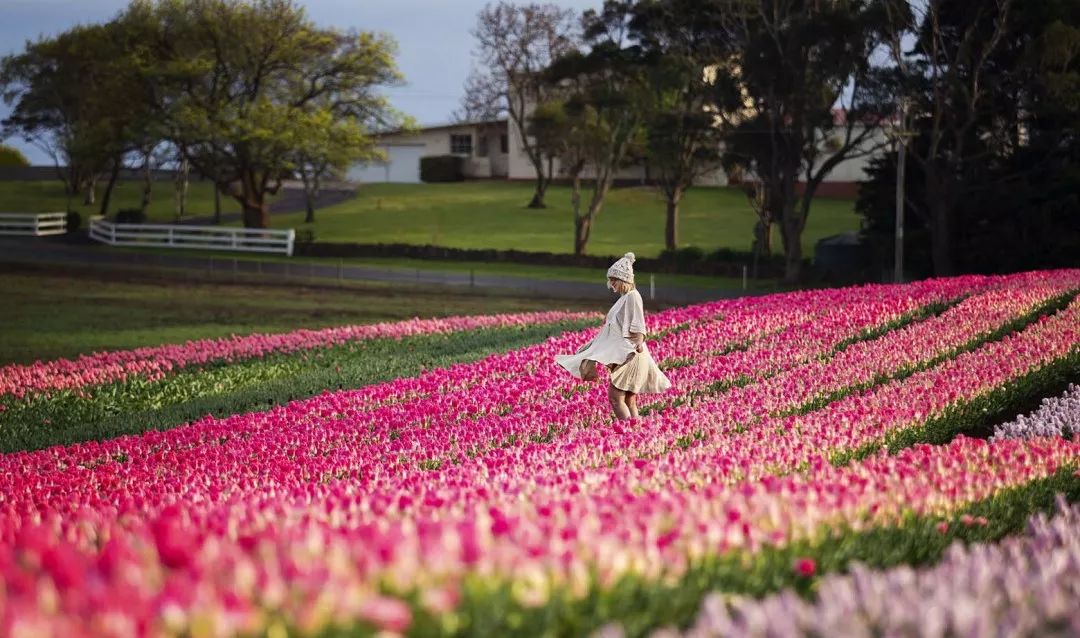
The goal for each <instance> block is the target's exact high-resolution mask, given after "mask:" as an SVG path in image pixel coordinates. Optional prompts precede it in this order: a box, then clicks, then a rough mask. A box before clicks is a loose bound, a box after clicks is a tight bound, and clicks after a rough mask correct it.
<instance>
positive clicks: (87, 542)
mask: <svg viewBox="0 0 1080 638" xmlns="http://www.w3.org/2000/svg"><path fill="white" fill-rule="evenodd" d="M1078 293H1080V270H1059V271H1046V272H1031V273H1021V274H1015V275H1004V276H964V277H957V278H948V279H935V280H928V281H921V282H915V283H909V284H903V285H871V286H859V287H851V288H842V289H824V290H806V291H798V292H791V293H784V294H777V295H769V296H762V297H744V298H739V299H730V300H722V301H716V302H711V303H706V304H701V305H696V306H690V307H685V308H676V309H670V310H664V311H661V312H655V313H648V314H647V321H648V324H649V330H650V334H649V335H648V339H649V349H650V351H651V352H652V354H653V356H654V357H655V359H656V360H657V362H658V363H659V364H660V366H661V368H663V369H664V370H665V372H666V374H667V375H668V377H669V378H670V379H671V381H672V384H673V387H672V388H671V389H670V390H669V391H668V392H666V393H664V394H660V395H643V396H642V397H640V404H641V414H642V416H641V417H640V418H638V419H634V420H630V421H614V420H613V419H612V417H611V414H610V407H609V406H608V403H607V397H606V392H607V391H606V386H605V383H606V382H601V383H585V382H581V381H579V380H577V379H575V378H573V377H571V376H569V375H567V374H566V373H565V371H563V370H562V369H561V368H560V367H559V366H557V365H556V364H555V363H554V357H555V355H557V354H565V353H572V352H574V351H576V350H577V349H578V348H579V347H580V346H581V345H583V344H584V343H586V342H587V341H588V340H589V339H591V338H592V336H593V335H595V334H596V331H597V328H598V324H599V322H600V321H601V315H600V314H595V315H594V314H581V313H564V312H550V313H531V314H522V315H496V316H490V317H463V318H451V319H442V320H415V321H410V322H403V323H395V324H380V325H376V326H366V327H363V326H353V327H342V328H335V329H328V330H318V331H297V332H293V333H288V334H283V335H272V336H271V335H250V336H246V337H234V338H231V339H218V340H206V341H201V342H190V343H187V344H182V345H163V346H159V347H152V348H142V349H139V350H133V351H124V352H105V353H95V354H91V355H86V356H83V357H80V358H78V359H76V360H59V361H40V362H37V363H34V364H30V365H8V366H4V367H0V451H2V452H3V454H0V477H2V484H0V636H33V637H36V636H73V637H78V636H116V637H125V636H191V637H193V638H198V637H207V638H211V637H218V636H222V637H224V636H264V635H265V636H272V637H275V638H278V637H284V636H345V635H348V636H367V635H372V636H374V635H378V636H396V635H407V636H425V637H426V636H579V635H581V636H589V635H595V636H604V637H610V638H615V637H623V636H650V635H651V636H657V637H660V636H663V637H674V636H695V637H697V636H716V637H720V636H725V637H726V636H762V637H764V636H799V635H816V636H840V635H850V636H875V635H890V636H907V635H927V636H943V635H965V636H998V635H1009V636H1042V635H1077V634H1080V620H1078V619H1080V615H1077V614H1076V613H1075V609H1076V603H1075V601H1076V600H1078V599H1080V505H1078V504H1077V503H1080V438H1078V437H1077V435H1078V434H1080V386H1078V385H1076V384H1078V383H1080V297H1078ZM601 380H602V381H603V377H602V379H601Z"/></svg>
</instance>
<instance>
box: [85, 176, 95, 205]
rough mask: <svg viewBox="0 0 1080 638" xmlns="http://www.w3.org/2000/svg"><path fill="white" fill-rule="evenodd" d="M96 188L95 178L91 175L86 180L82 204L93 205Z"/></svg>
mask: <svg viewBox="0 0 1080 638" xmlns="http://www.w3.org/2000/svg"><path fill="white" fill-rule="evenodd" d="M96 190H97V178H96V177H91V178H90V179H88V180H86V195H85V197H83V206H93V205H94V202H95V200H96V198H95V192H94V191H96Z"/></svg>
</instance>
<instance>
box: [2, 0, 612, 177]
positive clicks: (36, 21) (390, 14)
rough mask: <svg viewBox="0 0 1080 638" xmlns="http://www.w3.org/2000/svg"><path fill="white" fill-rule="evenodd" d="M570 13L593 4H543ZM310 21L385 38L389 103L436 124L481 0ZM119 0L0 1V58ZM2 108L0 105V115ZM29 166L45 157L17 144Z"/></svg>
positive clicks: (339, 1) (343, 7)
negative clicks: (393, 66)
mask: <svg viewBox="0 0 1080 638" xmlns="http://www.w3.org/2000/svg"><path fill="white" fill-rule="evenodd" d="M547 1H549V2H554V3H555V4H558V5H561V6H565V7H569V8H573V9H576V10H578V11H580V10H583V9H587V8H592V7H599V5H600V4H601V0H547ZM299 3H300V4H301V5H303V6H304V7H305V8H306V10H307V12H308V16H309V17H311V19H312V20H314V21H315V22H316V23H318V24H321V25H325V26H333V27H337V28H339V29H350V28H355V29H359V30H363V31H381V32H384V33H388V34H390V35H391V36H393V37H394V39H395V40H397V43H398V58H397V59H398V67H399V68H400V69H401V71H402V73H404V74H405V81H406V85H405V86H402V87H400V88H396V89H392V90H390V91H388V92H387V94H388V95H389V96H390V97H391V99H392V101H393V103H394V106H396V107H397V108H398V109H400V110H402V111H404V112H405V113H407V114H409V115H412V116H413V117H415V118H416V119H417V120H418V121H419V122H420V123H421V124H428V123H434V122H442V121H445V120H447V119H448V118H449V116H450V113H451V111H453V110H454V109H455V108H457V105H458V101H459V99H460V97H461V87H462V84H463V83H464V82H465V76H466V75H467V74H468V72H469V66H470V63H471V60H472V57H471V55H472V49H473V39H472V36H471V35H470V34H469V31H470V29H472V27H473V25H474V24H475V22H476V12H477V11H479V10H480V8H482V7H483V6H484V4H485V3H486V0H299ZM125 6H127V0H0V55H7V54H9V53H15V52H17V51H20V50H22V48H23V47H24V45H25V43H26V41H27V40H28V39H31V40H32V39H36V38H37V37H38V36H39V35H53V34H56V33H59V32H62V31H64V30H65V29H68V28H70V27H72V26H74V25H76V24H80V23H92V22H103V21H106V20H108V19H110V18H112V17H113V16H115V15H116V14H117V13H119V12H120V11H121V10H122V9H123V8H124V7H125ZM7 112H8V109H7V107H6V106H4V105H3V104H2V103H0V118H2V117H4V116H6V115H7ZM7 143H9V144H13V145H15V146H18V147H19V148H21V149H22V150H23V152H25V153H26V154H27V156H28V157H29V158H30V160H31V161H32V162H33V163H34V164H45V163H49V161H50V160H49V158H48V157H47V156H45V155H44V154H43V153H42V152H41V151H39V150H37V149H36V148H34V147H32V146H29V145H27V144H25V143H24V142H23V141H22V140H20V139H14V138H13V139H10V140H7Z"/></svg>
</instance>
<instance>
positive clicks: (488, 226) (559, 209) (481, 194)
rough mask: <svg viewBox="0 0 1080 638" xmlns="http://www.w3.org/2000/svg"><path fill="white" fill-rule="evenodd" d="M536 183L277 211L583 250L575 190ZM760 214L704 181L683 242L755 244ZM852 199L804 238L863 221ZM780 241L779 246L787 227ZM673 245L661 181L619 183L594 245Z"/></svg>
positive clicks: (348, 235)
mask: <svg viewBox="0 0 1080 638" xmlns="http://www.w3.org/2000/svg"><path fill="white" fill-rule="evenodd" d="M532 188H533V187H532V184H531V183H527V182H502V181H493V182H466V183H456V184H369V185H365V186H362V187H361V188H360V190H359V192H358V193H357V196H356V197H355V198H353V199H351V200H349V201H346V202H343V203H341V204H338V205H335V206H330V207H328V208H324V209H320V210H319V211H318V212H317V214H316V221H315V223H314V224H304V223H303V219H304V216H303V214H302V213H296V214H287V215H275V216H274V226H275V227H278V228H296V229H298V230H299V229H304V228H308V229H310V230H311V231H312V232H313V233H314V234H315V239H316V241H336V242H360V243H380V242H381V243H391V242H401V243H410V244H435V245H441V246H450V247H456V248H495V249H518V250H532V251H550V252H557V253H569V252H572V250H573V213H572V210H571V208H570V189H569V188H567V187H559V186H555V187H552V188H551V190H550V192H549V193H548V196H547V203H548V208H547V209H544V210H530V209H528V208H526V207H525V204H526V203H527V202H528V200H529V196H530V195H531V193H532ZM754 220H755V217H754V213H753V211H752V210H751V209H750V206H749V205H748V204H747V201H746V197H745V196H744V195H743V194H742V192H740V191H738V190H736V189H733V188H695V189H692V190H691V191H690V192H689V193H688V194H687V196H686V200H685V202H684V204H683V207H682V215H681V229H680V230H681V238H680V240H681V241H680V244H681V245H683V246H687V245H693V246H698V247H700V248H702V249H704V250H706V251H709V250H714V249H716V248H733V249H738V250H748V249H749V248H750V242H751V240H752V237H753V226H754ZM858 225H859V218H858V217H857V216H856V215H855V212H854V203H853V202H852V201H850V200H839V199H819V200H817V201H815V202H814V207H813V209H812V210H811V214H810V221H809V223H808V226H807V230H806V234H805V235H804V237H803V247H804V250H806V251H807V252H808V253H809V251H812V250H813V246H814V242H816V241H817V240H818V239H821V238H822V237H826V236H828V235H833V234H835V233H840V232H844V231H848V230H855V229H857V228H858ZM775 241H776V243H775V244H774V245H775V246H776V247H777V248H779V236H778V234H777V237H776V238H775ZM663 247H664V202H663V199H662V198H661V197H660V196H659V195H658V194H657V192H656V191H655V190H653V189H651V188H645V187H634V188H622V189H616V190H614V191H612V192H611V194H610V195H609V196H608V199H607V203H606V204H605V206H604V208H603V210H602V211H601V213H600V215H599V217H598V219H597V222H596V225H595V227H594V229H593V234H592V238H591V240H590V241H589V248H588V252H590V253H592V254H612V255H617V254H621V253H623V252H626V251H627V250H633V251H634V252H636V253H638V254H639V255H641V256H655V255H657V254H658V253H659V252H660V251H661V250H662V249H663Z"/></svg>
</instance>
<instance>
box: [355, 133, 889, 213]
mask: <svg viewBox="0 0 1080 638" xmlns="http://www.w3.org/2000/svg"><path fill="white" fill-rule="evenodd" d="M836 117H837V118H843V113H842V112H837V114H836ZM881 136H882V134H881V133H880V132H877V133H876V134H875V142H877V141H880V140H881ZM378 147H379V148H380V149H381V150H383V151H384V152H385V153H386V157H387V159H386V161H385V162H372V163H368V164H358V165H356V166H353V167H352V168H351V169H349V171H348V173H347V178H348V179H349V180H351V181H355V182H362V183H379V182H392V183H404V184H416V183H419V182H420V158H421V157H425V156H428V155H458V156H461V157H463V158H465V162H464V173H465V177H466V178H467V179H510V180H532V179H535V177H536V172H535V169H534V168H533V165H532V163H531V162H530V161H529V157H528V155H526V153H525V149H524V148H523V144H522V142H521V138H520V136H519V135H518V131H517V127H516V126H513V125H511V124H510V123H509V122H508V120H506V119H495V120H484V121H479V122H464V123H455V124H435V125H431V126H426V127H423V128H421V129H419V130H417V131H413V132H407V133H403V132H393V133H386V134H383V135H381V136H379V142H378ZM869 161H870V157H868V156H864V157H859V158H854V159H848V160H845V161H843V162H841V163H840V164H839V165H837V166H836V167H835V168H834V169H833V170H832V172H831V173H830V174H829V176H828V177H827V178H826V179H825V182H824V183H823V184H822V185H821V187H820V188H819V190H818V194H819V195H822V196H825V197H829V196H853V195H854V194H856V192H857V184H858V182H859V181H862V180H863V179H865V178H866V173H865V168H866V166H867V163H868V162H869ZM554 167H555V173H556V177H558V176H559V162H558V160H556V161H555V163H554ZM649 175H650V171H649V167H648V165H647V164H637V165H633V166H628V167H625V168H623V169H622V170H620V171H619V172H618V174H617V175H616V178H617V180H619V181H620V182H623V183H628V182H629V183H634V182H639V183H647V182H648V181H649ZM589 176H590V174H589V171H588V169H586V172H585V175H584V177H586V178H588V177H589ZM698 183H699V184H701V185H705V186H725V185H727V184H728V179H727V176H726V175H725V174H724V172H723V171H722V170H719V169H718V170H716V171H714V172H713V173H710V174H709V175H706V176H704V177H702V178H701V179H700V180H699V181H698Z"/></svg>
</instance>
